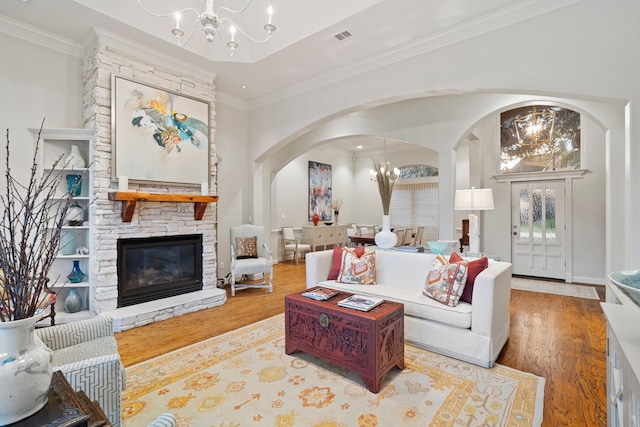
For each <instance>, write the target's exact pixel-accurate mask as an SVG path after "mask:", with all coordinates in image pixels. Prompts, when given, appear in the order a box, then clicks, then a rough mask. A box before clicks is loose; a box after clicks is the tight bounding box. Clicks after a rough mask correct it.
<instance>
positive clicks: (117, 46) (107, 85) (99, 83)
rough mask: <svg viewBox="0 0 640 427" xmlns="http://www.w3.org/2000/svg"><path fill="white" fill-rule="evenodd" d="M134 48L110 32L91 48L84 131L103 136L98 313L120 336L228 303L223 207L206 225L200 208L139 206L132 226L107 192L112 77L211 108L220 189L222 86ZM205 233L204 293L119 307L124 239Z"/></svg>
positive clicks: (95, 145) (86, 62)
mask: <svg viewBox="0 0 640 427" xmlns="http://www.w3.org/2000/svg"><path fill="white" fill-rule="evenodd" d="M137 48H138V50H135V47H134V46H132V47H128V46H127V45H126V43H125V44H124V45H123V43H122V41H121V40H117V39H112V38H110V37H108V36H107V35H104V34H97V37H96V38H95V39H94V40H93V41H91V42H89V43H87V44H86V45H85V56H84V58H83V70H82V80H83V81H82V85H83V121H84V127H85V128H88V129H95V130H96V138H95V139H94V141H92V147H91V152H92V160H93V164H92V166H91V167H92V178H93V179H92V183H91V186H92V191H93V197H94V199H95V202H94V203H93V204H92V206H91V207H90V209H89V215H91V219H92V221H91V224H92V230H91V255H90V257H91V258H90V261H91V269H90V272H89V279H90V281H91V286H92V287H91V293H90V298H91V300H92V302H91V307H92V310H93V312H94V314H105V315H109V316H112V317H113V319H114V330H115V331H116V332H119V331H123V330H127V329H131V328H135V327H139V326H143V325H146V324H149V323H154V322H158V321H161V320H165V319H168V318H171V317H174V316H180V315H182V314H186V313H190V312H195V311H198V310H202V309H206V308H211V307H215V306H218V305H222V304H224V303H225V301H226V292H225V291H224V290H223V289H218V288H217V286H216V265H217V254H216V240H217V236H216V232H217V230H216V217H217V214H216V204H215V203H210V204H209V206H208V207H207V209H206V211H205V214H204V217H203V218H202V220H199V221H197V220H195V219H194V213H193V209H194V206H193V203H176V202H142V203H138V206H137V207H136V212H135V214H134V216H133V220H132V221H131V222H129V223H125V222H123V221H122V218H121V209H120V202H115V201H110V200H109V199H108V192H110V191H116V190H117V182H115V181H114V180H113V179H112V177H111V167H112V166H111V161H112V148H113V147H112V144H111V142H112V141H111V125H112V124H111V77H112V75H118V76H122V77H126V78H129V79H132V80H136V81H140V82H143V83H145V84H148V85H151V86H157V87H161V88H165V89H167V90H171V91H174V92H178V93H184V94H186V95H190V96H193V97H196V98H199V99H203V100H205V101H208V102H210V104H211V116H210V145H211V150H210V155H211V161H210V164H211V170H210V184H209V186H210V188H211V194H215V193H216V191H217V165H216V162H215V159H216V150H215V144H214V136H215V128H216V122H215V86H214V84H213V77H211V79H210V81H207V80H205V79H202V78H195V77H192V76H188V75H185V73H183V72H179V71H177V70H171V69H168V68H166V67H165V66H160V65H158V64H160V63H162V64H172V62H171V61H162V60H160V59H158V60H157V61H154V60H150V59H148V58H147V59H142V58H140V57H137V56H134V55H133V54H130V53H128V52H135V51H140V52H142V50H140V47H139V46H138V47H137ZM129 188H130V190H133V191H142V192H149V193H196V194H199V192H200V187H199V186H198V188H195V187H185V186H177V185H155V184H141V183H135V182H132V183H130V185H129ZM183 234H202V238H203V254H202V257H203V261H202V275H203V289H202V290H201V291H196V292H191V293H188V294H183V295H178V296H175V297H170V298H164V299H161V300H156V301H151V302H146V303H142V304H137V305H133V306H129V307H124V308H118V307H117V297H118V283H117V261H116V259H117V241H118V239H119V238H138V237H151V236H170V235H183Z"/></svg>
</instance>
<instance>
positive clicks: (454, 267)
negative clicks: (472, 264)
mask: <svg viewBox="0 0 640 427" xmlns="http://www.w3.org/2000/svg"><path fill="white" fill-rule="evenodd" d="M466 283H467V261H458V262H453V263H451V264H449V263H448V262H447V260H446V259H445V258H444V257H443V256H442V255H438V256H437V257H436V259H435V261H433V264H431V268H430V269H429V274H427V283H426V284H425V286H424V291H423V293H424V294H425V295H426V296H428V297H429V298H433V299H434V300H436V301H438V302H441V303H443V304H446V305H448V306H450V307H455V306H456V305H458V301H459V300H460V297H461V296H462V292H464V286H465V284H466Z"/></svg>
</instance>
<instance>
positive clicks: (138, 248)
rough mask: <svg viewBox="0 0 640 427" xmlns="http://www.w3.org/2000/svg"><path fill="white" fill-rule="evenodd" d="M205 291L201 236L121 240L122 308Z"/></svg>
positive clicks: (120, 282)
mask: <svg viewBox="0 0 640 427" xmlns="http://www.w3.org/2000/svg"><path fill="white" fill-rule="evenodd" d="M201 289H202V235H201V234H190V235H180V236H163V237H144V238H132V239H119V240H118V307H127V306H130V305H135V304H140V303H143V302H148V301H154V300H157V299H161V298H168V297H172V296H176V295H181V294H185V293H189V292H194V291H198V290H201Z"/></svg>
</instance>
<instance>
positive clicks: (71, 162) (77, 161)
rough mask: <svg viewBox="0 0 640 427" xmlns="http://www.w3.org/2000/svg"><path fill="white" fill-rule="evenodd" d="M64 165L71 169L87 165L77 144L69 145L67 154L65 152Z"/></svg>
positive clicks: (82, 167)
mask: <svg viewBox="0 0 640 427" xmlns="http://www.w3.org/2000/svg"><path fill="white" fill-rule="evenodd" d="M65 165H66V167H68V168H71V169H84V168H85V167H86V166H87V164H86V163H85V162H84V159H83V158H82V155H81V154H80V150H79V149H78V146H77V145H72V146H71V149H70V151H69V154H67V158H66V159H65Z"/></svg>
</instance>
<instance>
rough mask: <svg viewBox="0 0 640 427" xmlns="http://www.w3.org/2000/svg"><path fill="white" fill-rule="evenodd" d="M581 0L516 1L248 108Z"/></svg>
mask: <svg viewBox="0 0 640 427" xmlns="http://www.w3.org/2000/svg"><path fill="white" fill-rule="evenodd" d="M579 1H581V0H531V1H529V2H526V3H517V4H514V5H512V6H510V7H506V8H503V9H500V10H496V11H494V12H493V13H490V14H486V15H483V16H479V17H477V18H475V19H470V20H468V21H464V22H461V23H459V24H457V25H453V26H451V27H448V28H446V29H444V30H441V31H437V32H435V33H433V34H429V35H427V36H425V37H422V38H420V39H417V40H414V41H412V42H409V43H406V44H404V45H403V46H400V47H396V48H393V49H389V50H387V51H385V52H382V53H380V54H377V55H373V56H370V57H368V58H365V59H363V60H361V61H359V62H356V63H353V64H351V65H348V66H344V67H339V68H336V69H334V70H331V71H329V72H327V73H324V74H322V75H319V76H317V77H314V78H311V79H308V80H306V81H304V82H302V83H298V84H293V85H290V86H287V87H286V88H285V89H282V90H279V91H275V92H272V93H269V94H267V95H264V96H260V97H256V98H254V99H251V100H249V102H248V105H249V109H250V110H253V109H256V108H262V107H266V106H268V105H271V104H275V103H277V102H280V101H283V100H285V99H288V98H292V97H295V96H299V95H301V94H304V93H306V92H311V91H313V90H318V89H320V88H323V87H325V86H329V85H331V84H335V83H339V82H341V81H344V80H347V79H350V78H354V77H357V76H359V75H362V74H364V73H367V72H371V71H374V70H377V69H380V68H383V67H386V66H388V65H391V64H394V63H397V62H401V61H404V60H407V59H410V58H413V57H416V56H419V55H422V54H424V53H427V52H430V51H434V50H436V49H440V48H443V47H446V46H449V45H452V44H455V43H459V42H462V41H464V40H468V39H471V38H473V37H476V36H479V35H481V34H485V33H488V32H491V31H495V30H498V29H501V28H504V27H508V26H511V25H514V24H517V23H519V22H522V21H525V20H528V19H531V18H534V17H536V16H539V15H542V14H544V13H547V12H550V11H553V10H556V9H560V8H562V7H565V6H568V5H570V4H573V3H577V2H579Z"/></svg>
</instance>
